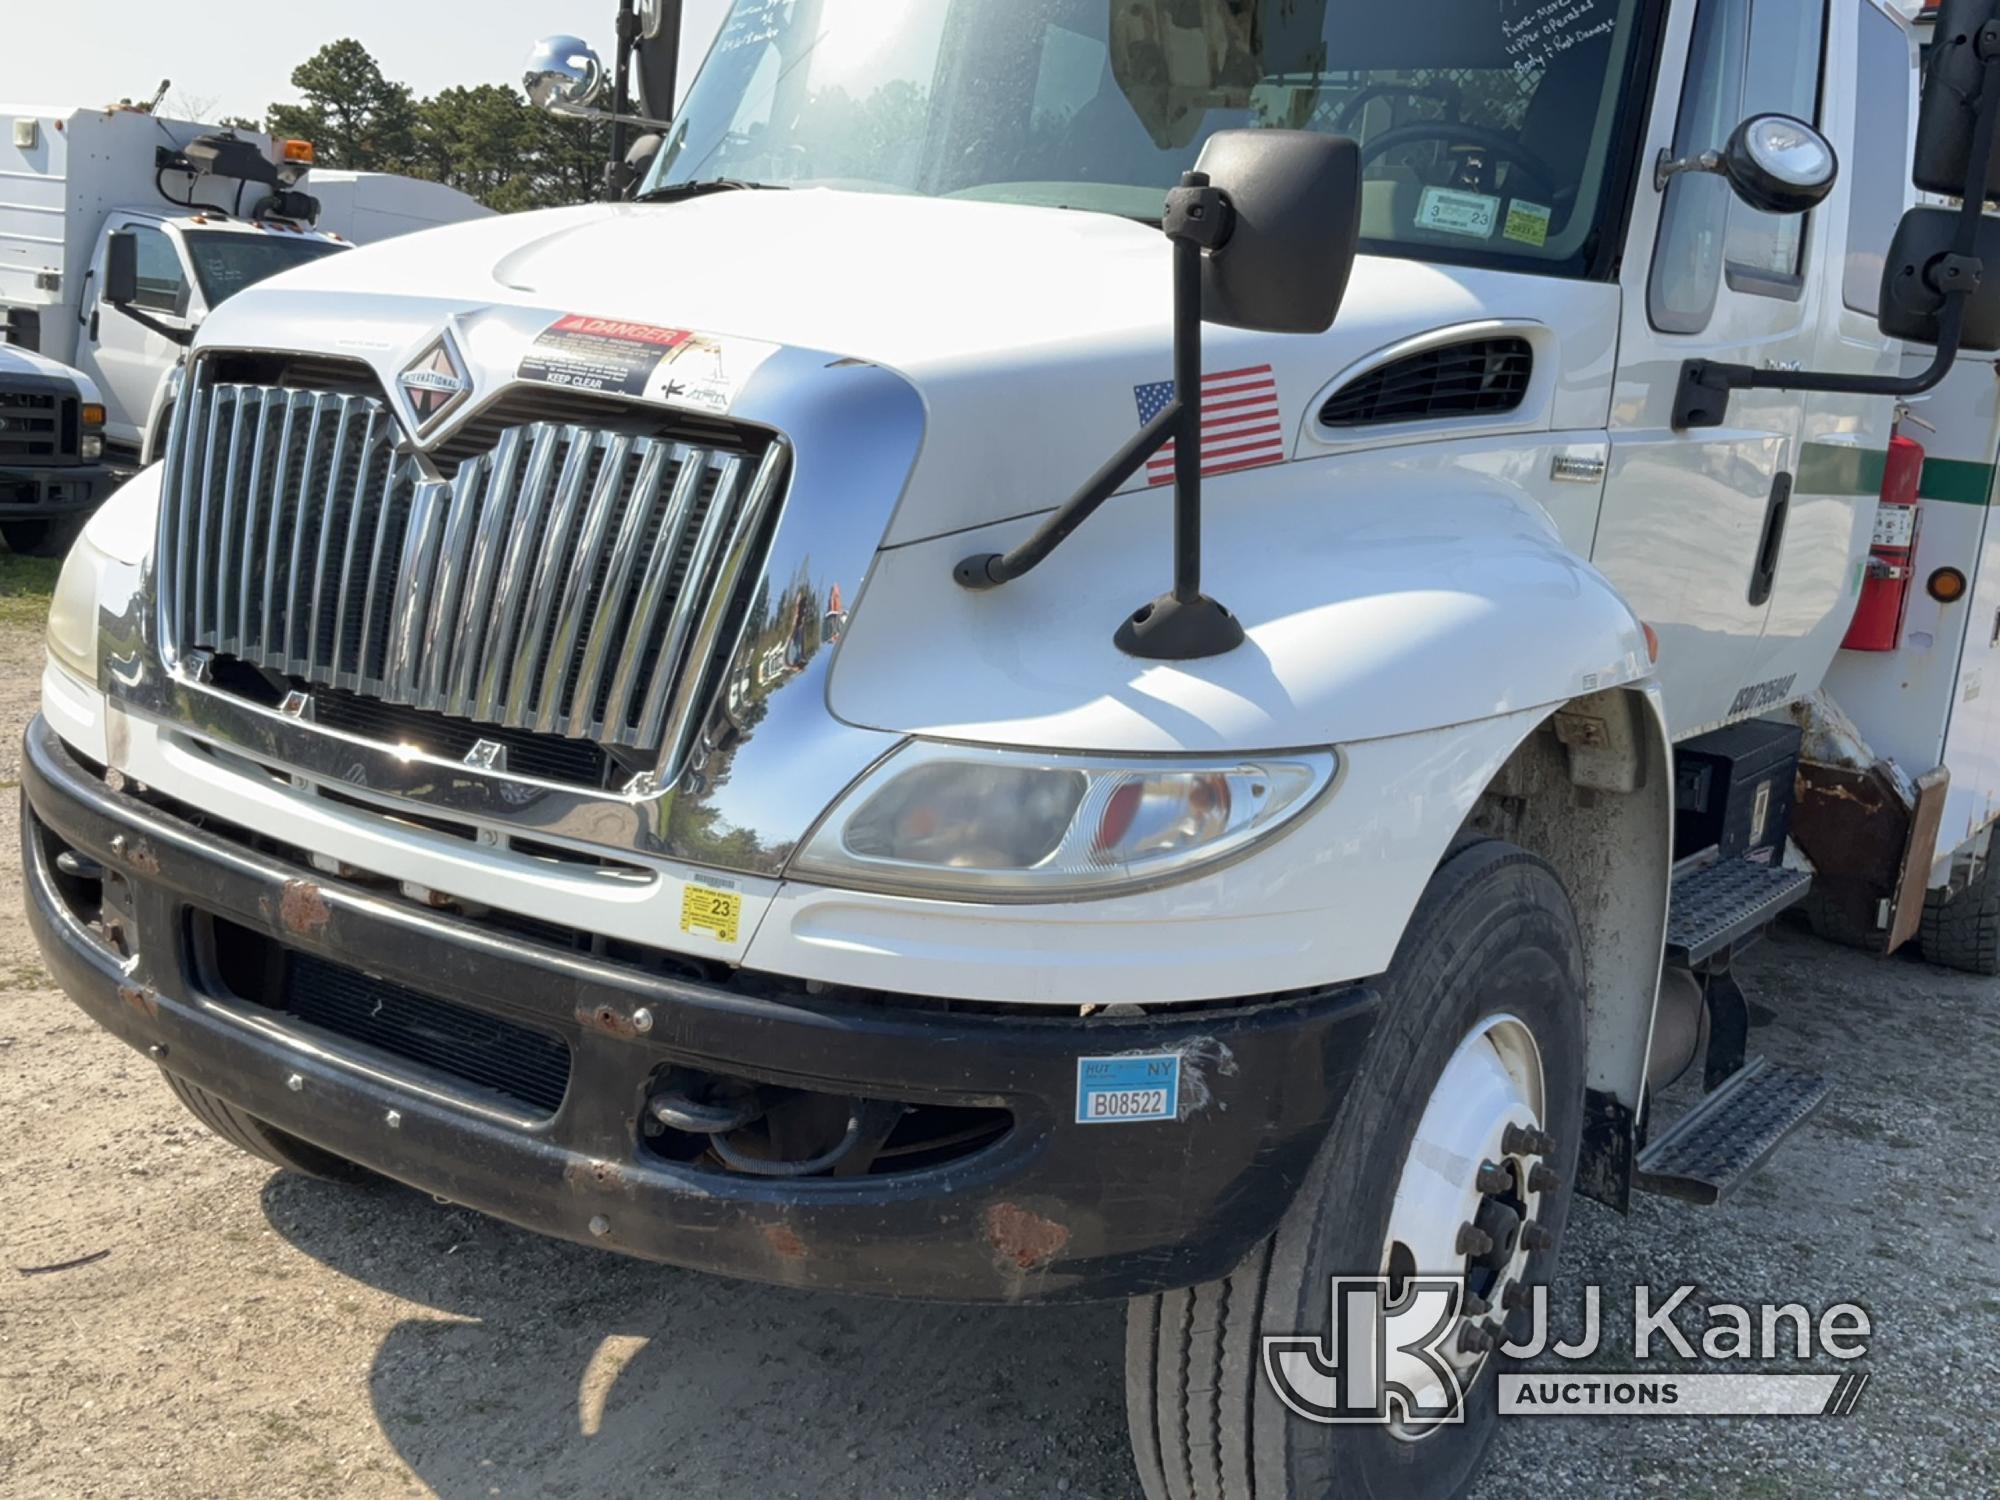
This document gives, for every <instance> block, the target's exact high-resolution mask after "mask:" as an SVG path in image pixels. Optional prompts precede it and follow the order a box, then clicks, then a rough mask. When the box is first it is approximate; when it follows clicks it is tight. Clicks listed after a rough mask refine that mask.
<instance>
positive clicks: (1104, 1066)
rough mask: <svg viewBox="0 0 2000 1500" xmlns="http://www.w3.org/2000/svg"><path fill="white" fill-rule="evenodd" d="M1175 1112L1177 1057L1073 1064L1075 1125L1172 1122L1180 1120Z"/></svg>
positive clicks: (1102, 1059) (1178, 1100) (1090, 1060)
mask: <svg viewBox="0 0 2000 1500" xmlns="http://www.w3.org/2000/svg"><path fill="white" fill-rule="evenodd" d="M1180 1107H1181V1060H1180V1055H1179V1054H1178V1053H1174V1052H1162V1053H1158V1054H1156V1055H1154V1056H1150V1057H1080V1058H1078V1059H1077V1061H1076V1123H1077V1124H1079V1125H1120V1124H1123V1125H1136V1124H1139V1123H1141V1122H1143V1121H1147V1120H1171V1119H1174V1118H1176V1117H1177V1116H1178V1115H1179V1113H1180Z"/></svg>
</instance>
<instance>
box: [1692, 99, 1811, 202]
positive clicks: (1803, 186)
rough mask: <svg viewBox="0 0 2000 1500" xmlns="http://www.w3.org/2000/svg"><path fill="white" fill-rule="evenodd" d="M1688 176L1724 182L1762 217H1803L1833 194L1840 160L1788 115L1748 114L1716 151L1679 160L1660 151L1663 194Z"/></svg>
mask: <svg viewBox="0 0 2000 1500" xmlns="http://www.w3.org/2000/svg"><path fill="white" fill-rule="evenodd" d="M1687 172H1708V173H1712V174H1714V175H1715V176H1717V177H1721V178H1723V179H1725V180H1726V181H1727V182H1728V183H1729V186H1730V188H1731V189H1732V190H1733V191H1734V192H1735V194H1736V196H1737V197H1738V198H1741V199H1742V200H1743V201H1744V203H1746V204H1748V205H1749V206H1750V207H1751V208H1754V209H1756V210H1758V211H1759V212H1760V213H1767V214H1802V213H1805V212H1807V211H1808V210H1809V209H1813V208H1817V207H1818V206H1819V204H1820V203H1821V202H1822V201H1823V200H1824V199H1825V198H1826V195H1827V194H1828V193H1830V192H1832V191H1833V184H1834V180H1835V179H1836V178H1838V177H1839V175H1840V159H1839V157H1837V156H1836V155H1835V154H1834V150H1833V143H1832V142H1831V141H1829V140H1827V138H1826V137H1825V136H1823V135H1821V134H1820V133H1819V132H1818V131H1817V130H1815V129H1813V128H1812V126H1810V125H1808V124H1806V122H1805V121H1804V120H1797V119H1794V118H1792V116H1790V115H1752V116H1751V117H1750V118H1749V119H1747V120H1745V121H1744V122H1743V123H1742V124H1741V125H1738V126H1737V127H1736V129H1735V130H1734V131H1732V132H1731V133H1730V137H1729V140H1728V141H1727V143H1725V144H1724V146H1723V148H1722V149H1721V150H1720V151H1704V152H1702V153H1701V155H1699V156H1684V157H1681V158H1679V159H1678V160H1676V159H1674V158H1672V157H1670V156H1669V155H1668V154H1667V153H1666V152H1664V151H1663V152H1661V153H1660V160H1659V164H1658V165H1657V166H1656V167H1655V168H1654V169H1653V186H1654V187H1655V188H1656V189H1660V190H1664V189H1665V188H1666V186H1667V184H1668V183H1669V182H1671V181H1673V179H1674V178H1676V177H1679V176H1681V175H1682V174H1683V173H1687Z"/></svg>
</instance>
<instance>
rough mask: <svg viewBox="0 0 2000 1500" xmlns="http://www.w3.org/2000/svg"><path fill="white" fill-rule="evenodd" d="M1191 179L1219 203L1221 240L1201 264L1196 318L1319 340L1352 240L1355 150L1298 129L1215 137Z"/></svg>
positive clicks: (1350, 257)
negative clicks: (1216, 194) (1225, 218)
mask: <svg viewBox="0 0 2000 1500" xmlns="http://www.w3.org/2000/svg"><path fill="white" fill-rule="evenodd" d="M1197 170H1198V171H1202V172H1206V173H1207V174H1208V177H1209V181H1210V182H1212V183H1213V184H1214V185H1215V186H1216V187H1218V188H1220V189H1221V190H1222V191H1223V192H1224V193H1226V194H1228V196H1229V201H1230V204H1231V206H1232V207H1233V208H1234V210H1235V223H1234V227H1233V228H1232V229H1231V231H1230V234H1229V238H1228V240H1227V242H1226V243H1224V244H1223V245H1222V246H1221V247H1220V248H1219V249H1217V250H1215V251H1213V252H1211V253H1210V254H1209V255H1207V256H1205V257H1204V262H1203V268H1202V278H1203V288H1202V290H1203V302H1204V314H1203V315H1204V317H1205V318H1206V319H1207V320H1208V321H1209V322H1211V323H1221V324H1224V325H1225V326H1228V327H1231V328H1252V329H1256V330H1258V331H1260V332H1264V333H1324V332H1326V330H1327V329H1329V328H1331V327H1332V326H1333V320H1334V318H1335V317H1336V316H1337V315H1338V314H1339V312H1340V303H1341V299H1342V298H1343V297H1345V296H1346V295H1347V278H1348V273H1349V272H1350V271H1352V270H1353V268H1354V255H1355V246H1356V244H1357V242H1358V241H1359V240H1360V238H1361V151H1360V148H1359V147H1358V146H1356V145H1355V143H1354V142H1353V141H1351V140H1348V139H1347V138H1346V137H1344V136H1335V135H1321V134H1319V133H1318V132H1315V131H1307V130H1222V131H1217V132H1216V133H1215V134H1214V135H1212V136H1210V137H1209V139H1208V144H1207V145H1206V146H1204V147H1203V148H1202V153H1201V161H1200V163H1199V164H1198V166H1197Z"/></svg>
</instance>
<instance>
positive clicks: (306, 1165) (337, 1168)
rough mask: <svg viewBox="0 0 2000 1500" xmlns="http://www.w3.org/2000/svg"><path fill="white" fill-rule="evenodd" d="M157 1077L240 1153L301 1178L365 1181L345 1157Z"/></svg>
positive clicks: (170, 1077)
mask: <svg viewBox="0 0 2000 1500" xmlns="http://www.w3.org/2000/svg"><path fill="white" fill-rule="evenodd" d="M160 1076H161V1077H163V1078H165V1079H166V1080H167V1087H168V1088H170V1089H172V1090H173V1094H174V1097H175V1098H176V1099H178V1100H180V1101H181V1103H183V1104H185V1105H186V1106H187V1110H188V1113H189V1114H191V1115H193V1116H194V1117H195V1118H196V1119H197V1120H199V1121H201V1123H202V1124H204V1125H206V1126H207V1127H208V1128H209V1129H210V1130H212V1131H214V1132H215V1133H216V1134H217V1135H219V1136H221V1137H222V1138H223V1139H224V1140H225V1141H227V1142H229V1144H230V1145H232V1146H234V1147H235V1148H236V1149H237V1150H239V1151H247V1152H249V1153H250V1155H252V1156H259V1157H262V1158H263V1159H264V1160H265V1161H267V1162H269V1163H270V1164H271V1165H272V1166H274V1167H282V1168H284V1170H285V1171H287V1172H297V1173H298V1174H299V1175H300V1176H302V1177H317V1178H318V1179H319V1180H320V1181H322V1182H341V1183H355V1182H364V1181H366V1180H367V1178H368V1173H367V1171H366V1169H365V1168H362V1167H359V1166H356V1165H355V1164H354V1163H353V1162H351V1161H349V1160H348V1159H347V1158H346V1157H344V1156H336V1155H334V1153H333V1152H331V1151H326V1150H323V1149H321V1148H320V1147H318V1146H315V1145H313V1144H312V1143H311V1142H310V1141H302V1140H300V1139H299V1138H298V1137H297V1136H295V1135H291V1134H288V1133H287V1132H285V1131H282V1130H280V1129H278V1128H277V1127H276V1126H275V1125H266V1124H265V1123H264V1122H263V1121H262V1120H260V1119H258V1118H257V1117H256V1116H255V1115H247V1114H245V1113H244V1112H243V1111H242V1110H240V1109H238V1108H237V1107H236V1106H235V1105H233V1104H231V1103H230V1102H229V1101H228V1100H226V1099H222V1098H218V1097H217V1096H216V1095H214V1094H211V1093H210V1092H209V1091H208V1090H207V1089H205V1088H200V1087H198V1086H197V1085H195V1084H192V1083H189V1082H188V1081H187V1080H186V1079H185V1078H180V1077H177V1076H176V1075H174V1074H172V1073H169V1072H168V1071H167V1070H166V1069H165V1068H162V1069H161V1070H160Z"/></svg>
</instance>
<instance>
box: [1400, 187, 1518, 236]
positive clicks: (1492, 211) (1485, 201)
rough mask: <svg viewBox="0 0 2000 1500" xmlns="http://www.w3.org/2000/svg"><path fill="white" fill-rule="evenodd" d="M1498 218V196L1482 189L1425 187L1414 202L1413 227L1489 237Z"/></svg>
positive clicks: (1443, 232) (1440, 232)
mask: <svg viewBox="0 0 2000 1500" xmlns="http://www.w3.org/2000/svg"><path fill="white" fill-rule="evenodd" d="M1499 222H1500V200H1499V199H1498V198H1495V197H1492V196H1491V195H1489V194H1486V193H1467V192H1462V191H1461V190H1459V189H1458V188H1441V187H1428V188H1425V189H1424V196H1423V199H1422V201H1421V202H1419V203H1418V204H1417V228H1419V229H1434V230H1436V231H1437V232H1438V233H1439V234H1462V235H1464V236H1466V237H1467V238H1468V239H1475V240H1490V239H1492V238H1493V230H1494V228H1495V227H1496V226H1497V225H1498V224H1499Z"/></svg>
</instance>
